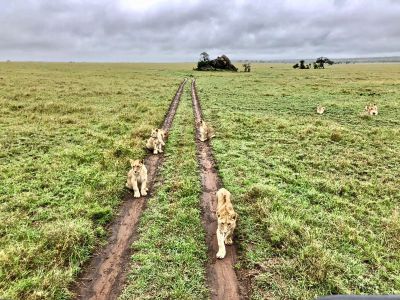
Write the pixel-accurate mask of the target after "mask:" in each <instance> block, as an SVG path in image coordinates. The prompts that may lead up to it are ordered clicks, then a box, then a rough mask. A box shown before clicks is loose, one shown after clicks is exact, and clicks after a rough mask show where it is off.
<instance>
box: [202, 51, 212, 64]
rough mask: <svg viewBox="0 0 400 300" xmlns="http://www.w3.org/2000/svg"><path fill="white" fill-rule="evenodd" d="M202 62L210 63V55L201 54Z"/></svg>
mask: <svg viewBox="0 0 400 300" xmlns="http://www.w3.org/2000/svg"><path fill="white" fill-rule="evenodd" d="M200 61H203V62H208V61H210V55H208V53H207V52H201V53H200Z"/></svg>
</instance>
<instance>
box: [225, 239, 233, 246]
mask: <svg viewBox="0 0 400 300" xmlns="http://www.w3.org/2000/svg"><path fill="white" fill-rule="evenodd" d="M225 244H226V245H232V244H233V241H232V239H226V240H225Z"/></svg>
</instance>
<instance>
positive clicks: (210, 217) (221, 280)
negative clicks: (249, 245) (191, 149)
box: [192, 81, 244, 300]
mask: <svg viewBox="0 0 400 300" xmlns="http://www.w3.org/2000/svg"><path fill="white" fill-rule="evenodd" d="M192 103H193V111H194V115H195V121H196V122H198V121H200V119H201V118H202V112H201V106H200V102H199V99H198V96H197V91H196V83H195V81H192ZM196 147H197V156H198V161H199V166H200V172H201V182H202V195H201V206H202V223H203V226H204V228H205V229H206V242H207V246H208V265H207V283H208V286H209V288H210V292H211V299H224V300H225V299H229V300H235V299H241V298H244V296H240V294H239V282H238V279H237V277H236V274H235V270H234V269H233V266H234V264H235V262H236V249H235V247H234V246H226V257H225V258H224V259H217V258H216V254H217V252H218V244H217V237H216V231H217V219H216V216H215V210H216V207H217V198H216V195H215V193H216V191H217V190H218V189H219V188H220V187H221V181H220V179H219V177H218V173H217V170H216V169H215V163H214V158H213V155H212V150H211V146H210V144H209V142H208V141H207V142H201V141H200V140H199V131H198V127H197V126H196ZM234 242H235V241H234Z"/></svg>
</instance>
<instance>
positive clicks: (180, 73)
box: [0, 63, 400, 300]
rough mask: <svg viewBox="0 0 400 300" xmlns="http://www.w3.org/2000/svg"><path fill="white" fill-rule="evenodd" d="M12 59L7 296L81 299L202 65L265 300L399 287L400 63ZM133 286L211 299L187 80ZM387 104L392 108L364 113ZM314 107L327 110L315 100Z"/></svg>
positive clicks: (2, 240)
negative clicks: (141, 161) (165, 125)
mask: <svg viewBox="0 0 400 300" xmlns="http://www.w3.org/2000/svg"><path fill="white" fill-rule="evenodd" d="M192 67H193V65H190V64H75V63H71V64H52V63H49V64H43V63H1V64H0V132H1V133H0V182H1V185H0V298H6V299H29V300H32V299H68V298H70V293H69V291H68V286H69V284H70V283H71V282H72V281H73V280H74V279H75V278H76V275H77V273H78V271H79V270H80V266H81V264H82V263H83V262H84V261H86V260H87V258H88V256H89V255H90V254H91V253H92V251H93V249H94V248H95V245H97V244H99V243H101V242H104V241H105V237H106V231H105V227H106V224H107V223H109V221H110V220H111V219H112V218H113V216H114V213H115V211H116V208H117V207H118V204H119V203H120V200H121V197H120V196H121V192H122V190H123V187H124V184H125V179H126V172H127V170H128V169H129V164H128V158H136V157H137V158H139V157H143V155H144V153H145V151H144V150H143V146H144V143H145V139H146V138H147V136H148V134H149V130H150V129H151V128H152V127H154V126H157V125H159V124H160V123H161V121H162V119H163V117H164V114H165V112H166V110H167V108H168V105H169V103H170V101H171V99H172V97H173V95H174V93H175V92H176V89H177V88H178V84H179V83H180V81H181V79H182V78H183V77H185V76H191V75H194V76H196V77H197V78H198V80H197V84H198V87H199V96H200V99H201V101H202V107H203V109H204V115H205V118H206V120H208V121H210V122H211V124H212V125H213V127H215V129H216V134H217V137H216V138H215V139H214V140H213V141H212V146H213V149H214V154H215V157H216V160H217V163H218V168H219V171H220V174H221V176H222V178H223V183H224V186H225V187H226V188H228V189H229V190H230V191H231V192H232V196H233V204H234V206H235V209H236V210H237V211H238V213H239V215H240V217H239V224H238V228H237V236H236V239H235V243H236V244H237V245H238V247H239V262H238V265H237V266H236V267H237V268H238V269H240V270H241V272H240V274H245V275H246V276H248V277H249V279H250V281H251V298H252V299H266V298H268V299H313V298H314V297H315V296H317V295H324V294H337V293H357V294H358V293H370V294H372V293H400V219H399V200H400V192H399V186H400V176H399V175H400V171H399V170H400V156H399V153H400V139H399V136H400V121H399V115H400V109H399V104H400V103H399V101H400V90H399V89H398V86H399V85H400V68H399V65H395V64H393V65H391V64H365V65H362V64H358V65H338V66H332V67H329V68H327V69H325V70H293V69H292V68H291V66H289V65H278V64H277V65H265V64H263V65H261V64H255V65H254V66H253V68H252V72H251V73H229V72H216V73H210V72H194V71H192V70H191V69H192ZM182 100H183V102H182V103H181V106H180V108H179V111H178V114H177V115H176V119H175V121H174V125H173V130H172V132H171V135H170V138H169V140H168V143H167V149H166V151H167V152H166V155H167V157H166V160H165V165H164V167H163V169H162V170H161V179H162V185H161V186H159V187H158V189H157V192H156V195H155V197H154V198H152V199H151V200H149V203H148V209H147V210H146V211H145V213H144V215H143V218H142V219H141V220H140V228H139V232H140V235H139V240H138V241H137V242H136V243H135V244H134V245H133V249H134V255H133V257H132V271H131V274H130V277H129V282H128V286H127V288H126V290H125V291H124V293H123V295H122V296H121V299H132V298H135V299H137V298H144V299H146V298H159V299H162V298H164V299H165V298H171V299H176V298H195V299H203V298H207V297H208V295H209V293H208V291H207V290H206V286H205V279H204V276H205V269H204V267H205V261H206V259H207V254H206V247H205V245H204V232H203V229H202V226H201V223H200V203H199V201H200V197H199V191H200V178H199V175H198V170H197V163H196V160H195V145H194V140H193V139H194V131H193V130H194V128H193V114H192V110H191V107H190V105H191V104H190V95H189V85H187V86H186V88H185V94H184V97H183V98H182ZM369 102H372V103H377V104H378V106H379V115H378V116H376V117H366V116H361V115H360V113H361V112H362V110H363V108H364V106H365V105H366V104H367V103H369ZM317 105H323V106H326V108H327V110H326V113H325V114H324V115H322V116H319V115H317V114H316V113H315V109H316V106H317Z"/></svg>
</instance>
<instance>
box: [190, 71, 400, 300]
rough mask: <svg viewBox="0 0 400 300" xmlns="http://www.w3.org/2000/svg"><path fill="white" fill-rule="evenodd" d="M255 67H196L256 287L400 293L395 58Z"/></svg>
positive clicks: (285, 295) (258, 290) (256, 290)
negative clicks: (373, 111) (368, 108)
mask: <svg viewBox="0 0 400 300" xmlns="http://www.w3.org/2000/svg"><path fill="white" fill-rule="evenodd" d="M271 67H272V68H271ZM253 69H254V72H252V73H240V74H233V73H225V72H221V73H201V72H199V73H198V74H196V76H198V77H199V78H198V80H197V84H198V87H199V96H200V98H201V101H202V106H203V109H204V113H205V119H206V120H208V121H210V122H211V123H212V125H213V126H214V127H215V128H216V135H217V138H216V139H214V140H213V141H212V145H213V148H214V153H215V156H216V160H217V162H218V166H219V170H220V173H221V175H222V178H223V183H224V185H225V187H226V188H228V189H229V190H231V192H232V193H233V204H234V206H235V207H236V209H237V210H238V213H239V216H240V219H239V225H238V231H237V233H238V235H237V239H236V241H235V242H236V243H238V244H239V247H240V260H239V264H238V266H237V267H238V268H239V269H241V270H242V271H243V273H244V274H247V275H248V276H249V278H250V279H251V296H252V298H253V299H266V298H268V299H312V298H314V297H315V296H317V295H325V294H337V293H357V294H359V293H370V294H372V293H400V219H399V214H398V210H399V200H400V192H399V186H400V176H399V175H400V171H399V170H400V156H399V153H400V139H399V136H400V126H399V125H400V121H399V115H400V108H399V104H400V90H399V89H398V88H397V87H398V86H399V84H400V68H399V65H378V64H377V65H352V66H333V67H329V68H327V69H325V70H293V69H291V68H290V66H287V65H255V67H254V68H253ZM369 102H373V103H377V104H378V106H379V109H380V111H379V115H378V116H376V117H373V118H372V117H363V116H361V115H360V113H361V112H362V110H363V108H364V106H365V105H366V104H367V103H369ZM319 104H321V105H324V106H326V108H327V111H326V114H324V115H322V116H319V115H317V114H316V112H315V109H316V107H317V105H319Z"/></svg>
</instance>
